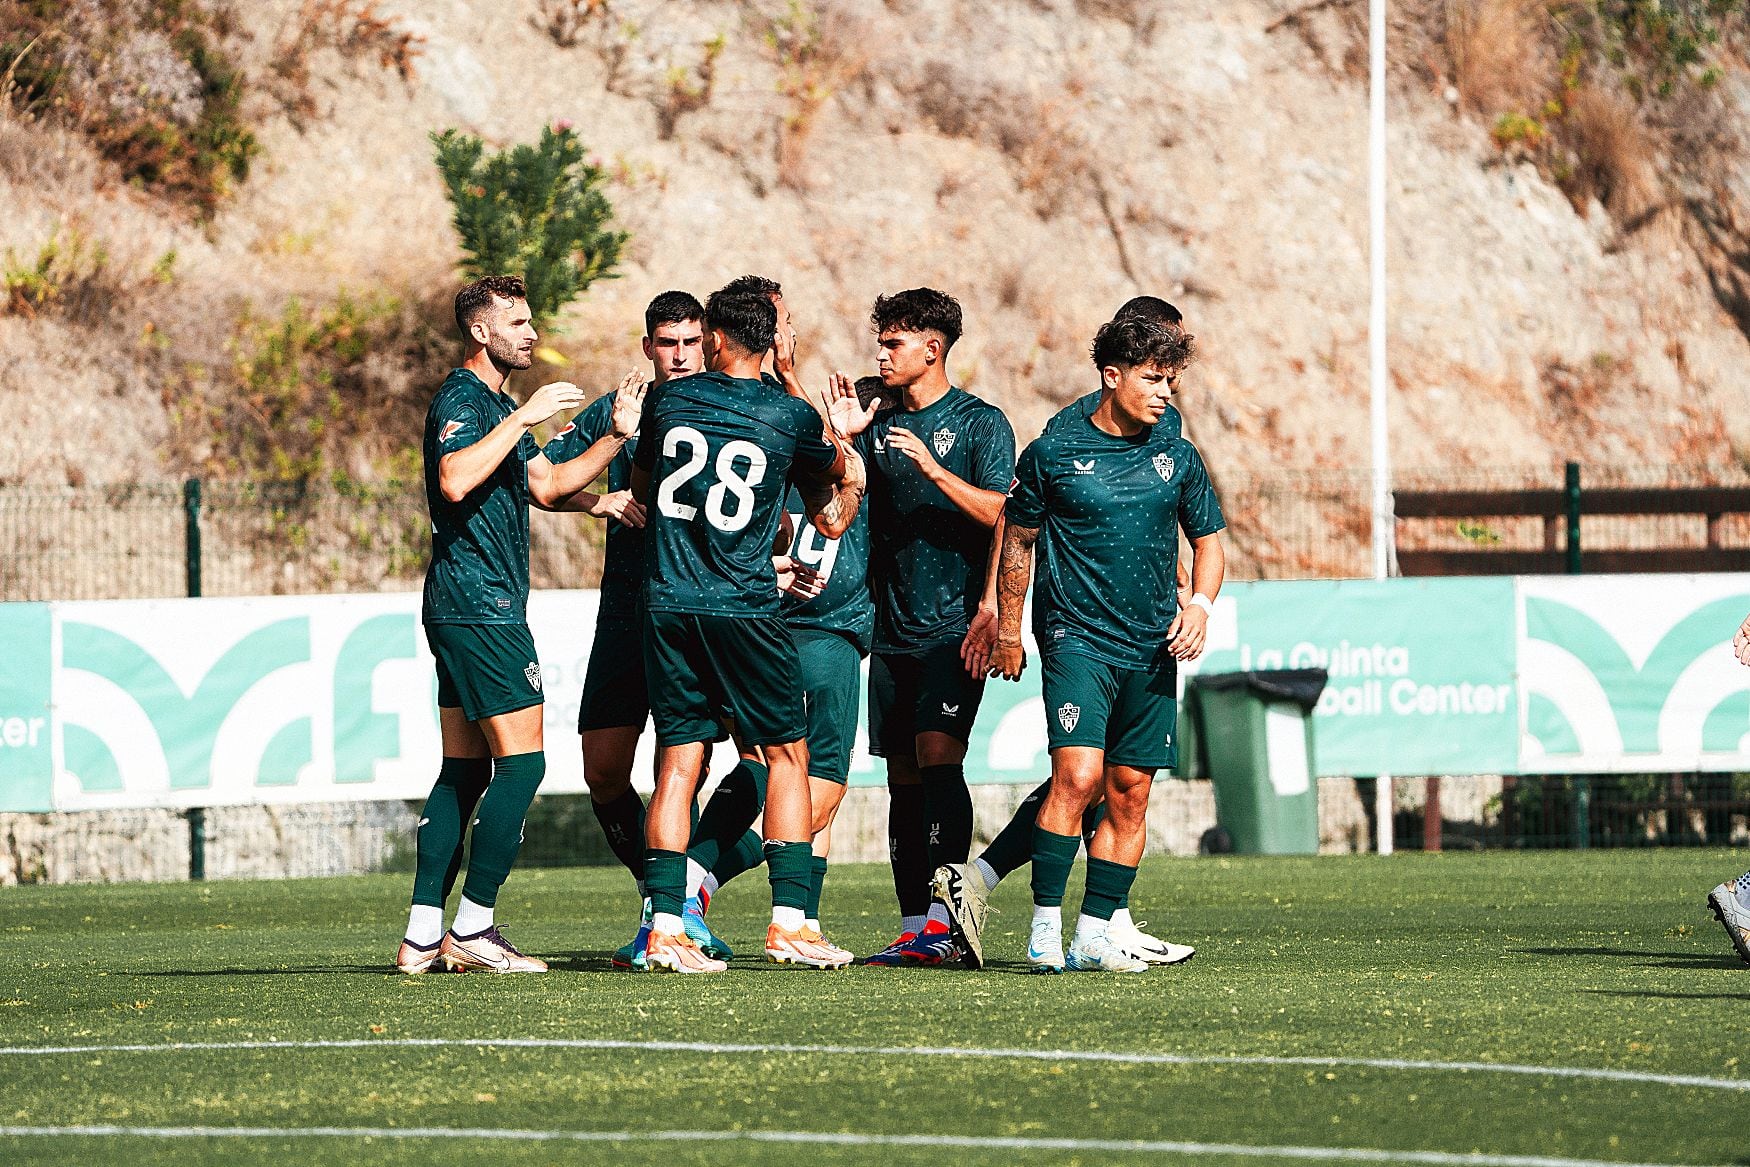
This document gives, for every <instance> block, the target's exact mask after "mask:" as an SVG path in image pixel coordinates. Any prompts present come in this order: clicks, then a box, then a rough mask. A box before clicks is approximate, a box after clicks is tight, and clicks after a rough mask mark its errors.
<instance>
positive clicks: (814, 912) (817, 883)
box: [805, 855, 826, 920]
mask: <svg viewBox="0 0 1750 1167" xmlns="http://www.w3.org/2000/svg"><path fill="white" fill-rule="evenodd" d="M808 876H809V878H808V904H807V906H806V909H805V910H806V911H807V913H808V918H809V919H810V920H818V919H820V889H821V888H823V887H825V886H826V856H825V855H816V856H815V857H814V859H813V861H812V862H811V863H810V864H809V866H808Z"/></svg>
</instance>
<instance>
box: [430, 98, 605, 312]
mask: <svg viewBox="0 0 1750 1167" xmlns="http://www.w3.org/2000/svg"><path fill="white" fill-rule="evenodd" d="M431 140H432V145H433V146H435V147H436V148H437V167H438V173H439V174H440V175H442V176H443V180H444V186H445V188H446V189H447V190H448V191H449V196H450V204H451V205H452V206H453V207H454V208H455V216H454V219H453V221H454V223H455V225H456V232H457V234H459V235H460V236H461V237H462V251H463V253H464V255H465V256H466V258H464V259H463V261H462V271H463V273H464V274H465V275H467V277H468V278H469V279H479V278H480V277H482V276H487V275H520V276H522V278H523V282H524V283H525V284H527V285H528V289H529V310H530V312H531V313H532V314H533V315H534V317H535V320H536V321H537V322H539V323H545V322H548V321H551V320H552V319H553V317H555V316H557V315H558V314H559V312H560V310H561V309H563V308H564V307H565V305H567V304H569V303H571V301H573V300H575V299H577V297H578V296H580V295H582V294H583V291H584V289H585V288H587V287H589V285H590V284H592V283H594V282H595V281H596V280H605V279H613V278H614V276H615V275H616V274H617V273H616V272H615V271H614V266H615V265H616V264H617V263H619V260H620V248H621V247H623V246H624V245H625V243H626V234H625V232H623V231H610V230H608V229H607V224H608V223H609V221H610V220H611V219H612V218H613V215H614V208H613V206H612V205H611V204H610V203H609V202H608V199H607V196H606V195H604V194H603V193H602V191H601V184H602V172H601V170H600V169H599V168H598V167H595V166H591V165H590V164H589V163H587V162H586V161H584V156H583V143H582V142H580V141H578V139H577V135H576V134H574V133H572V131H571V127H570V126H567V125H565V124H564V123H561V124H560V125H558V126H556V127H555V126H549V127H547V128H545V129H543V130H542V131H541V141H540V143H539V144H538V145H534V146H530V145H527V144H524V145H519V146H513V147H511V148H510V149H508V150H501V151H498V152H496V153H493V154H488V153H487V152H486V147H485V145H484V143H482V142H481V141H480V139H479V138H476V137H474V136H473V135H472V134H464V133H462V132H460V131H458V130H454V129H449V130H445V131H443V132H442V133H434V134H432V135H431Z"/></svg>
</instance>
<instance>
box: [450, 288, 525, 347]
mask: <svg viewBox="0 0 1750 1167" xmlns="http://www.w3.org/2000/svg"><path fill="white" fill-rule="evenodd" d="M495 298H496V299H499V300H526V299H528V298H529V290H528V288H526V287H524V286H523V277H521V276H486V277H484V278H482V279H478V280H475V281H474V282H473V283H471V284H468V285H467V286H465V287H464V288H463V289H462V290H461V291H459V292H457V293H456V327H457V328H459V329H461V331H462V335H463V336H467V335H468V326H469V325H471V324H473V323H474V322H475V321H476V320H478V319H480V314H481V313H482V312H485V311H487V310H488V309H490V308H491V307H492V302H493V300H494V299H495Z"/></svg>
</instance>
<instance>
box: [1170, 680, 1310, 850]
mask: <svg viewBox="0 0 1750 1167" xmlns="http://www.w3.org/2000/svg"><path fill="white" fill-rule="evenodd" d="M1327 679H1328V675H1327V673H1326V672H1325V670H1324V669H1277V670H1272V671H1265V672H1249V673H1216V674H1212V675H1208V676H1195V677H1191V678H1190V679H1189V684H1188V691H1187V693H1186V701H1185V703H1186V714H1187V717H1186V719H1185V720H1186V721H1187V722H1188V723H1189V724H1188V726H1187V727H1185V729H1182V730H1181V732H1180V738H1179V746H1180V750H1181V769H1180V772H1181V773H1182V774H1183V775H1184V776H1185V777H1204V776H1207V777H1208V778H1210V779H1211V780H1212V781H1213V782H1214V783H1215V819H1216V822H1217V824H1218V825H1219V826H1220V827H1221V829H1222V830H1223V831H1225V832H1226V835H1227V838H1228V840H1230V841H1231V844H1232V848H1233V850H1234V851H1235V852H1237V853H1238V854H1241V855H1315V854H1317V853H1318V849H1319V784H1318V779H1317V777H1316V771H1315V770H1314V768H1313V731H1312V716H1311V715H1312V710H1313V706H1315V705H1317V704H1318V700H1319V694H1320V693H1322V692H1323V691H1324V688H1325V681H1326V680H1327ZM1187 730H1188V731H1189V732H1187Z"/></svg>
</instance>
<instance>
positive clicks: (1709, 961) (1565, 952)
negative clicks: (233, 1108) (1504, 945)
mask: <svg viewBox="0 0 1750 1167" xmlns="http://www.w3.org/2000/svg"><path fill="white" fill-rule="evenodd" d="M1507 951H1508V952H1522V953H1524V954H1526V955H1527V956H1621V957H1635V958H1639V959H1642V960H1647V959H1652V958H1664V959H1666V960H1668V961H1670V962H1671V963H1670V964H1667V965H1663V966H1660V967H1664V968H1689V967H1691V966H1692V965H1694V966H1707V965H1722V964H1723V966H1728V967H1729V966H1732V965H1736V964H1737V963H1739V962H1738V961H1736V960H1734V959H1733V958H1732V957H1730V956H1726V957H1722V956H1721V955H1720V954H1719V953H1717V952H1656V951H1654V950H1652V949H1650V948H1509V949H1508V950H1507Z"/></svg>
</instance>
